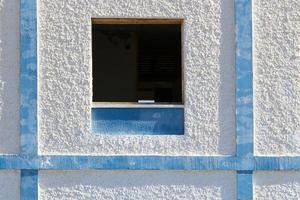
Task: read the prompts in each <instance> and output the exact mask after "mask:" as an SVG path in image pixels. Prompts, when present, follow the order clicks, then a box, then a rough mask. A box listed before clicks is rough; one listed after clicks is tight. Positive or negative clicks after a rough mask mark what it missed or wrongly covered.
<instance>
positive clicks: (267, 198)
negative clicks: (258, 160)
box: [253, 171, 300, 200]
mask: <svg viewBox="0 0 300 200" xmlns="http://www.w3.org/2000/svg"><path fill="white" fill-rule="evenodd" d="M253 180H254V181H253V183H254V199H255V200H272V199H276V200H287V199H288V200H298V199H300V172H299V171H285V172H275V171H271V172H264V171H259V172H256V173H255V174H254V178H253Z"/></svg>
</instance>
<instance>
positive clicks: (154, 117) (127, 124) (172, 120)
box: [92, 108, 184, 135]
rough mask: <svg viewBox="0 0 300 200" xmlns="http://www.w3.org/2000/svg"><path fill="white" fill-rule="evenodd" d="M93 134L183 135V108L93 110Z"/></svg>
mask: <svg viewBox="0 0 300 200" xmlns="http://www.w3.org/2000/svg"><path fill="white" fill-rule="evenodd" d="M92 133H96V134H111V135H183V134H184V111H183V108H93V109H92Z"/></svg>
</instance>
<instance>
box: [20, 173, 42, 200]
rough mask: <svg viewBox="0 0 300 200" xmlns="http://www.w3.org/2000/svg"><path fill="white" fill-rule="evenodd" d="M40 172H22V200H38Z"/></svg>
mask: <svg viewBox="0 0 300 200" xmlns="http://www.w3.org/2000/svg"><path fill="white" fill-rule="evenodd" d="M37 188H38V170H27V169H24V170H21V190H20V191H21V195H20V199H21V200H38V190H37Z"/></svg>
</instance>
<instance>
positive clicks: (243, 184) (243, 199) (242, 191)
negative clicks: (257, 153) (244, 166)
mask: <svg viewBox="0 0 300 200" xmlns="http://www.w3.org/2000/svg"><path fill="white" fill-rule="evenodd" d="M236 185H237V199H238V200H247V199H253V197H252V195H253V184H252V172H249V171H246V172H243V171H238V172H237V183H236Z"/></svg>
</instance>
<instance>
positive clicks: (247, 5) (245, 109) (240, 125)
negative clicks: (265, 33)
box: [235, 0, 253, 157]
mask: <svg viewBox="0 0 300 200" xmlns="http://www.w3.org/2000/svg"><path fill="white" fill-rule="evenodd" d="M251 9H252V8H251V0H235V19H236V21H235V26H236V60H235V64H236V134H237V152H236V154H237V156H239V157H241V156H247V157H251V156H253V86H252V85H253V77H252V76H253V74H252V10H251Z"/></svg>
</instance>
